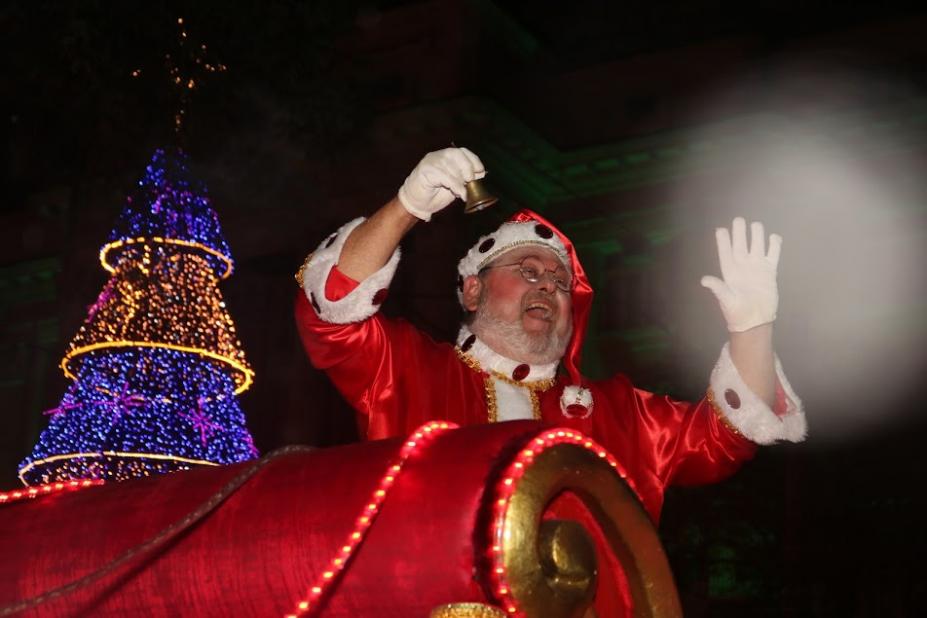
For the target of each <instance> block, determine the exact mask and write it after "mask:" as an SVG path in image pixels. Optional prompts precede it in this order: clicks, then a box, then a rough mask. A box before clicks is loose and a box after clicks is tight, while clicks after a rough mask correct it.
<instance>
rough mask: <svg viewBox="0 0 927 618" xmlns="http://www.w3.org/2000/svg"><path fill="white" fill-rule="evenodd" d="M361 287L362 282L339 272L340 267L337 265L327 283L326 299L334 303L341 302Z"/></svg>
mask: <svg viewBox="0 0 927 618" xmlns="http://www.w3.org/2000/svg"><path fill="white" fill-rule="evenodd" d="M359 285H360V282H358V281H355V280H354V279H351V278H350V277H349V276H347V275H346V274H344V273H343V272H341V271H340V270H338V265H337V264H335V265H334V266H332V269H331V272H330V273H329V274H328V281H326V282H325V298H326V299H328V300H330V301H333V302H334V301H336V300H341V299H342V298H344V297H345V296H347V295H348V294H350V293H351V292H353V291H354V288H356V287H357V286H359Z"/></svg>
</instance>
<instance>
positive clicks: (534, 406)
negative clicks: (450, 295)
mask: <svg viewBox="0 0 927 618" xmlns="http://www.w3.org/2000/svg"><path fill="white" fill-rule="evenodd" d="M454 351H455V352H456V353H457V358H459V359H460V360H461V362H463V364H465V365H466V366H467V367H469V368H470V369H472V370H473V371H475V372H477V373H480V374H483V376H484V377H483V389H484V390H485V391H486V416H487V417H488V419H489V422H490V423H495V422H497V421H498V420H499V408H498V406H497V403H496V389H495V387H493V385H492V380H490V379H489V378H490V377H493V378H496V379H497V380H499V381H500V382H505V383H507V384H512V385H514V386H520V387H522V388H525V389H527V390H528V398H529V399H530V400H531V413H532V415H533V416H534V420H536V421H539V420H541V399H540V397H538V393H543V392H544V391H546V390H547V389H549V388H550V387H551V386H553V385H554V382H555V381H556V380H555V379H554V378H547V379H546V380H535V381H533V382H516V381H515V380H513V379H511V378H510V377H508V376H505V375H502V374H501V373H499V372H498V371H484V370H483V368H482V367H480V363H479V362H478V361H477V360H476V359H475V358H473V357H472V356H469V355H467V354H466V353H464V351H463V350H461V349H460V348H458V347H455V348H454Z"/></svg>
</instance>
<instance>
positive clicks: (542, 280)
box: [535, 271, 557, 294]
mask: <svg viewBox="0 0 927 618" xmlns="http://www.w3.org/2000/svg"><path fill="white" fill-rule="evenodd" d="M555 276H556V275H554V273H552V272H550V271H544V272H543V273H541V275H540V276H539V277H538V282H537V283H536V284H535V285H537V286H538V289H539V290H543V291H545V292H547V293H548V294H553V293H554V292H556V291H557V284H556V283H555V282H554V277H555Z"/></svg>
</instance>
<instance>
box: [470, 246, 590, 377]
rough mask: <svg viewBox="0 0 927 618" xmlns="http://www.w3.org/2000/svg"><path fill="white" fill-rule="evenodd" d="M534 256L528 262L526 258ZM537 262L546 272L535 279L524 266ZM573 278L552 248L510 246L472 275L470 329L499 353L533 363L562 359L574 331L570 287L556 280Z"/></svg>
mask: <svg viewBox="0 0 927 618" xmlns="http://www.w3.org/2000/svg"><path fill="white" fill-rule="evenodd" d="M526 258H531V259H530V260H529V262H528V263H526V262H525V261H524V260H525V259H526ZM528 264H538V265H539V266H540V267H542V268H543V269H544V272H542V273H537V274H538V276H539V277H538V281H537V282H535V283H531V282H529V281H527V280H526V279H525V277H524V276H523V275H522V274H521V271H520V267H521V268H525V267H526V266H528ZM558 279H559V280H560V281H569V280H570V275H569V271H568V270H567V269H566V268H565V267H564V266H563V264H562V263H561V262H560V259H559V258H558V257H557V256H556V254H555V253H554V252H553V251H550V250H549V249H545V248H543V247H537V246H525V247H518V248H516V249H513V250H511V251H508V252H506V253H504V254H502V255H501V256H499V257H498V258H496V259H495V260H493V262H492V263H491V264H489V266H488V267H487V268H485V269H484V270H483V272H482V273H481V275H480V276H479V277H472V278H468V281H467V282H466V283H465V286H466V287H465V293H464V301H465V304H466V305H467V308H468V309H470V310H475V311H476V314H475V316H474V319H473V322H472V323H471V330H473V332H474V333H476V334H477V335H478V336H479V337H480V338H481V339H483V340H484V341H485V342H486V343H487V344H488V345H489V346H490V347H491V348H493V349H494V350H495V351H496V352H498V353H500V354H502V355H503V356H507V357H509V358H512V359H513V360H518V361H522V362H527V363H533V364H543V363H550V362H554V361H556V360H559V359H560V358H561V357H562V356H563V353H564V351H565V350H566V346H567V344H568V343H569V340H570V335H571V333H572V327H573V324H572V313H571V309H572V303H571V296H570V293H569V291H563V290H560V289H559V288H558V287H557V283H556V281H557V280H558Z"/></svg>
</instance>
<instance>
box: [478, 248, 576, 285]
mask: <svg viewBox="0 0 927 618" xmlns="http://www.w3.org/2000/svg"><path fill="white" fill-rule="evenodd" d="M506 266H518V272H519V274H521V278H522V279H524V280H525V281H527V282H528V283H538V282H539V281H541V279H543V278H545V277H550V279H551V281H553V282H554V285H556V286H557V289H558V290H560V291H561V292H569V291H570V290H571V289H572V288H573V280H572V278H571V277H570V275H569V274H567V272H566V271H565V270H564V269H563V268H557V269H555V270H551V269H549V268H547V266H545V265H544V262H542V261H541V260H540V258H537V257H534V256H531V255H529V256H528V257H526V258H524V259H523V260H521V261H520V262H512V263H511V264H496V265H495V266H487V267H485V268H483V270H490V269H492V268H504V267H506ZM480 272H482V271H480Z"/></svg>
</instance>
